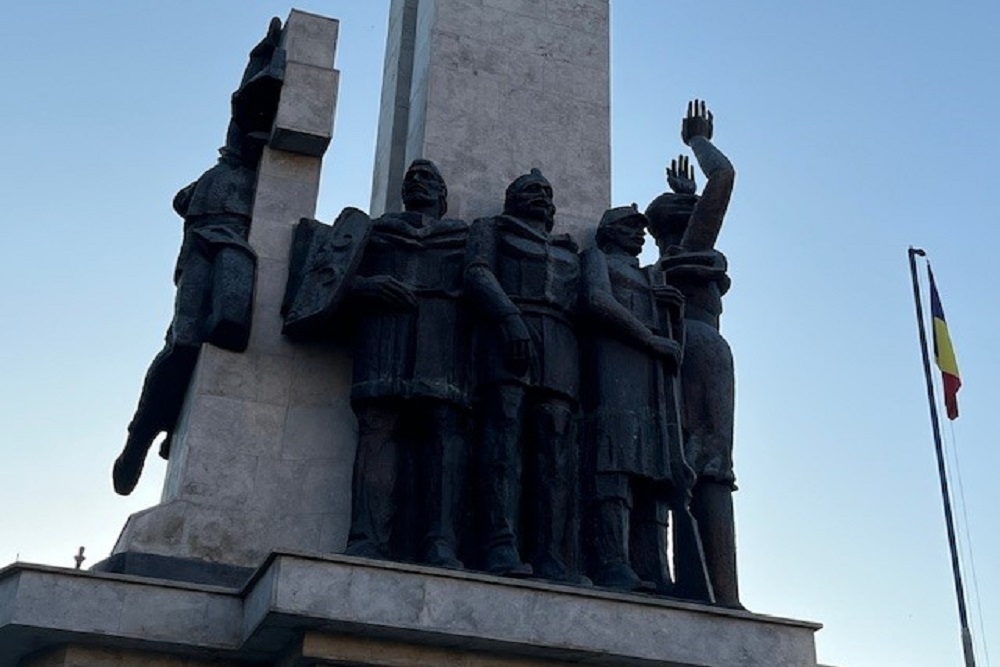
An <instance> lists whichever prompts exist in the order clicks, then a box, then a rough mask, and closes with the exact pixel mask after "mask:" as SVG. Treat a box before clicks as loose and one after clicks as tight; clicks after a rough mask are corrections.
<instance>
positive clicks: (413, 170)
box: [402, 160, 448, 218]
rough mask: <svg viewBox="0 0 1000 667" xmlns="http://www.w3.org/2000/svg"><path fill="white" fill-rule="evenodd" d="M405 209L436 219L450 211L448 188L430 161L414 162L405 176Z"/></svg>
mask: <svg viewBox="0 0 1000 667" xmlns="http://www.w3.org/2000/svg"><path fill="white" fill-rule="evenodd" d="M402 194H403V208H404V209H406V210H407V211H417V212H419V213H427V214H428V215H433V216H434V217H436V218H441V217H444V214H445V213H447V211H448V186H446V185H445V183H444V178H443V177H442V176H441V172H440V171H438V168H437V166H436V165H435V164H434V163H433V162H431V161H430V160H414V161H413V162H412V163H411V164H410V168H409V169H407V170H406V175H405V176H403V192H402Z"/></svg>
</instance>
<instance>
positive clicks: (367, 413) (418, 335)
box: [347, 160, 470, 568]
mask: <svg viewBox="0 0 1000 667" xmlns="http://www.w3.org/2000/svg"><path fill="white" fill-rule="evenodd" d="M447 196H448V190H447V187H446V186H445V182H444V179H443V178H442V177H441V174H440V173H439V172H438V170H437V167H435V166H434V164H433V163H432V162H430V161H428V160H416V161H414V162H413V164H411V165H410V168H409V170H408V171H407V172H406V176H405V177H404V179H403V205H404V207H405V209H406V211H405V212H404V213H388V214H386V215H383V216H382V217H381V218H378V219H376V220H375V221H374V222H373V228H372V232H371V237H370V238H369V240H368V245H367V247H366V248H365V252H364V258H363V259H362V262H361V267H360V269H359V272H358V277H357V278H355V280H354V283H353V285H352V290H351V295H350V299H349V304H348V305H349V307H351V308H352V309H353V310H354V312H355V313H356V314H357V315H356V320H357V323H358V324H357V338H356V342H355V346H354V385H353V390H352V394H351V402H352V405H353V407H354V411H355V414H357V417H358V452H357V457H356V459H355V463H354V487H353V506H352V512H351V531H350V536H349V540H348V546H347V553H348V554H350V555H357V556H368V557H376V558H378V557H381V558H386V557H389V558H394V559H402V560H414V559H415V560H419V561H421V562H424V563H427V564H429V565H437V566H440V567H448V568H461V567H463V564H462V562H461V561H460V560H459V558H458V555H457V553H458V544H457V542H458V538H457V535H456V531H457V523H458V520H459V513H460V507H461V506H460V503H461V501H462V491H463V488H464V484H465V469H466V458H467V452H466V449H467V441H468V437H467V422H468V419H469V418H468V414H467V412H468V407H469V398H468V390H469V387H468V384H469V381H468V373H469V371H470V361H469V354H468V348H469V336H468V331H467V328H466V320H465V318H464V317H463V314H462V312H461V311H460V308H459V300H460V298H461V294H462V273H463V268H464V258H465V250H466V241H467V238H468V230H469V227H468V224H466V223H465V222H463V221H461V220H454V219H449V218H445V217H444V214H445V212H446V211H447V209H448V200H447ZM407 526H408V527H410V528H411V530H409V531H406V530H404V529H403V527H407ZM414 528H415V530H413V529H414Z"/></svg>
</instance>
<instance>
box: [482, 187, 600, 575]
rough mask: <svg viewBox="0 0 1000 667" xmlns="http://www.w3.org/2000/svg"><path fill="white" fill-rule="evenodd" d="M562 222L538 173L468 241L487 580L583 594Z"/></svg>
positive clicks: (573, 279)
mask: <svg viewBox="0 0 1000 667" xmlns="http://www.w3.org/2000/svg"><path fill="white" fill-rule="evenodd" d="M554 216H555V206H554V205H553V202H552V187H551V185H550V184H549V182H548V180H546V179H545V177H544V176H542V174H541V172H540V171H538V170H537V169H532V170H531V173H529V174H525V175H523V176H520V177H518V178H517V179H516V180H515V181H514V182H513V183H511V184H510V186H509V187H508V188H507V192H506V198H505V201H504V209H503V214H502V215H499V216H496V217H492V218H482V219H479V220H476V222H475V223H474V224H473V226H472V230H471V232H470V234H469V252H468V264H467V269H466V291H467V297H468V298H469V300H470V301H471V302H472V306H471V307H472V308H473V309H474V311H475V312H476V313H477V314H478V317H477V322H478V323H479V324H480V326H479V328H478V330H477V331H476V347H475V355H476V374H477V375H476V383H477V392H476V400H477V403H476V410H477V417H478V421H479V443H478V482H479V484H480V489H479V501H480V503H481V507H480V510H481V512H480V514H481V518H480V520H479V521H478V522H477V524H478V528H480V529H481V531H482V539H483V545H484V552H483V563H482V567H483V569H484V570H486V571H487V572H491V573H495V574H500V575H507V576H530V575H531V574H534V575H535V576H538V577H541V578H543V579H550V580H555V581H569V582H580V581H581V579H580V576H579V574H578V571H577V567H578V564H577V562H576V561H577V555H576V540H577V536H576V529H577V525H576V524H577V521H578V519H577V512H576V510H575V504H576V502H577V498H576V496H577V493H576V485H577V483H578V475H577V470H576V457H577V452H576V447H575V444H576V440H575V437H574V435H575V434H574V413H575V411H576V408H577V400H578V389H579V373H578V363H579V360H578V351H577V340H576V333H575V331H574V327H573V323H572V321H571V320H572V318H573V314H574V312H575V309H576V304H577V299H578V280H579V258H578V256H577V246H576V243H575V242H574V241H573V240H572V239H571V238H570V237H569V236H568V235H565V234H552V227H553V223H554ZM522 488H523V490H524V495H525V498H524V499H523V507H524V508H525V510H524V513H523V516H520V515H519V514H520V508H521V507H522ZM522 554H527V558H524V557H523V556H522ZM525 560H527V561H530V564H529V563H528V562H524V561H525Z"/></svg>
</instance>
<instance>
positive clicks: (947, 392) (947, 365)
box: [927, 264, 962, 419]
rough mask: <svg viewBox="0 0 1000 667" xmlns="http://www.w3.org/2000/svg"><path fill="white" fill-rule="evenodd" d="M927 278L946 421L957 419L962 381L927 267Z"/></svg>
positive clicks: (935, 358) (935, 355) (931, 276)
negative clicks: (929, 287)
mask: <svg viewBox="0 0 1000 667" xmlns="http://www.w3.org/2000/svg"><path fill="white" fill-rule="evenodd" d="M927 276H928V279H929V280H930V284H931V320H932V321H933V325H934V361H935V363H937V366H938V368H940V369H941V384H942V385H943V386H944V407H945V410H946V412H947V413H948V419H955V418H957V417H958V390H959V388H960V387H961V386H962V379H961V378H960V377H959V376H958V362H956V361H955V350H954V348H952V346H951V336H949V335H948V324H947V323H946V322H945V321H944V310H943V309H942V308H941V297H940V296H938V291H937V285H935V284H934V272H933V271H931V265H930V264H928V265H927Z"/></svg>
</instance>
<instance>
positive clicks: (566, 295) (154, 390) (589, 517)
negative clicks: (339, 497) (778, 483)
mask: <svg viewBox="0 0 1000 667" xmlns="http://www.w3.org/2000/svg"><path fill="white" fill-rule="evenodd" d="M280 28H281V26H280V22H277V21H276V20H275V21H272V24H271V26H270V29H269V31H268V35H267V37H265V38H264V40H262V41H261V43H260V44H259V45H258V46H257V47H255V49H254V50H253V51H252V52H251V58H250V63H249V64H248V66H247V69H246V71H245V72H244V76H243V80H242V82H241V85H240V88H239V89H238V90H237V91H236V93H234V95H233V100H232V122H231V123H230V128H229V134H228V136H227V144H226V147H225V148H223V149H222V155H221V157H220V159H219V163H218V164H217V165H216V166H214V167H213V168H212V169H209V170H208V171H207V172H205V174H203V175H202V176H201V178H199V179H198V180H197V181H196V182H195V183H192V184H191V185H190V186H188V187H187V188H185V189H184V190H182V191H181V192H180V193H178V196H177V198H176V199H175V202H174V206H175V209H176V210H177V212H178V213H179V214H181V215H182V216H183V217H184V219H185V234H184V243H183V246H182V249H181V255H180V258H179V259H178V264H177V270H176V273H175V282H176V284H177V298H176V302H175V313H174V320H173V323H172V324H171V327H170V329H169V330H168V332H167V339H166V344H165V346H164V349H163V351H162V352H161V353H160V354H159V355H158V356H157V358H156V359H155V360H154V361H153V364H152V365H151V367H150V369H149V372H148V373H147V376H146V380H145V383H144V386H143V391H142V395H141V397H140V400H139V406H138V408H137V410H136V414H135V417H134V419H133V421H132V423H131V425H130V426H129V435H128V439H127V441H126V445H125V448H124V450H123V452H122V454H121V456H119V458H118V460H117V461H116V462H115V467H114V475H113V477H114V485H115V490H116V491H117V492H118V493H121V494H123V495H127V494H129V493H131V491H132V490H133V489H134V488H135V485H136V482H137V481H138V479H139V476H140V474H141V472H142V467H143V462H144V460H145V457H146V454H147V452H148V450H149V448H150V447H151V445H152V443H153V442H154V440H155V438H156V437H157V436H158V434H159V433H161V432H165V433H166V438H165V440H164V441H163V446H162V447H161V455H163V456H164V457H166V456H167V455H168V454H169V449H170V443H171V436H172V434H173V431H174V429H175V428H176V424H177V419H178V415H179V414H180V410H181V406H182V404H183V400H184V392H185V391H186V388H187V386H188V383H189V380H190V378H191V375H192V372H193V369H194V366H195V362H196V361H197V357H198V350H199V349H200V346H201V344H202V343H205V342H210V343H213V344H215V345H217V346H220V347H223V348H225V349H230V350H234V351H242V350H244V349H246V347H247V343H248V339H249V332H250V326H251V313H252V303H253V293H254V283H255V272H256V271H255V269H256V256H255V254H254V251H253V249H252V248H251V247H250V245H249V243H248V242H247V236H248V230H249V226H250V218H251V210H252V203H253V198H254V188H255V182H256V175H257V168H258V163H259V158H260V154H261V150H262V149H263V146H264V144H265V143H266V142H267V136H268V130H269V128H270V126H271V124H272V123H273V120H274V115H275V111H276V108H277V100H278V96H279V93H280V89H281V84H282V80H283V71H282V68H281V66H280V65H281V63H282V62H283V54H282V53H281V49H280V47H279V41H280V40H279V36H280ZM712 131H713V122H712V115H711V113H710V112H709V111H708V110H707V109H706V108H705V105H704V103H703V102H699V101H697V100H696V101H694V102H692V103H690V104H689V105H688V112H687V115H686V117H685V118H684V119H683V120H682V128H681V137H682V140H683V141H684V143H685V144H687V145H688V146H689V147H690V148H691V150H692V152H693V153H694V155H695V158H696V160H697V163H698V165H699V166H700V167H701V169H702V171H703V172H704V173H705V175H706V177H707V181H706V184H705V187H704V188H703V190H702V193H701V195H700V196H699V195H697V194H695V192H696V186H695V180H694V171H693V169H692V167H691V164H690V162H689V159H688V158H687V157H686V156H683V155H682V156H681V157H680V158H678V159H677V160H674V161H673V162H672V163H671V166H670V167H669V168H668V170H667V181H668V184H669V186H670V188H671V192H667V193H665V194H663V195H661V196H659V197H657V198H656V199H655V200H654V201H653V202H652V203H651V204H650V205H649V207H648V208H647V209H646V212H645V213H642V212H640V211H639V210H638V208H637V207H636V206H635V205H634V204H633V205H632V206H626V207H619V208H612V209H609V210H608V211H606V212H605V214H604V215H603V217H602V219H601V220H600V223H599V224H598V226H597V231H596V239H595V245H594V246H593V247H589V248H586V249H584V250H583V251H582V252H580V249H579V248H578V246H577V244H576V242H575V241H574V240H573V239H572V238H571V237H570V236H568V235H566V234H554V233H553V225H554V220H555V211H556V209H555V204H554V200H555V196H554V193H553V191H552V187H551V185H550V184H549V182H548V180H546V178H545V177H544V176H543V175H542V174H541V173H540V172H539V171H538V170H537V169H532V170H531V172H530V173H527V174H524V175H523V176H520V177H519V178H517V179H516V180H515V181H514V182H513V183H511V184H510V186H509V187H508V188H507V191H506V194H505V198H504V203H503V210H502V213H500V214H499V215H496V216H493V217H487V218H481V219H478V220H476V221H474V222H473V223H472V224H471V225H469V224H468V223H467V222H465V221H462V220H457V219H452V218H448V217H447V211H448V190H447V186H446V184H445V179H444V178H443V177H442V175H441V173H440V172H439V171H438V169H437V167H435V165H434V164H433V163H431V162H430V161H428V160H416V161H414V162H413V163H412V164H411V165H410V167H409V169H408V170H407V172H406V175H405V177H404V180H403V187H402V199H403V207H404V211H403V212H400V213H387V214H385V215H383V216H381V217H378V218H376V219H374V220H372V219H370V218H369V217H368V216H367V215H366V214H364V213H363V212H361V211H358V210H357V209H346V210H345V211H344V212H343V213H342V214H341V215H340V217H339V218H338V219H337V221H336V222H335V223H334V225H332V226H329V225H325V224H322V223H320V222H318V221H315V220H304V221H302V222H301V223H300V224H299V225H298V227H297V228H296V230H295V236H294V242H293V247H292V250H291V255H290V265H289V279H288V287H287V290H286V294H285V303H284V305H283V308H282V314H283V317H284V323H285V324H284V330H283V331H284V333H285V334H286V335H288V336H290V337H312V338H316V337H319V338H331V337H334V338H340V339H341V340H349V341H351V344H352V346H353V347H352V349H353V360H354V363H353V384H352V393H351V402H352V407H353V409H354V413H355V415H356V417H357V424H358V446H357V454H356V457H355V462H354V478H353V487H352V510H351V528H350V535H349V539H348V544H347V554H349V555H354V556H361V557H367V558H379V559H391V560H400V561H408V562H417V563H424V564H428V565H432V566H437V567H445V568H452V569H462V568H470V569H477V570H481V571H485V572H488V573H492V574H496V575H501V576H509V577H535V578H539V579H543V580H548V581H556V582H562V583H570V584H577V585H596V586H601V587H606V588H612V589H617V590H624V591H638V592H648V593H654V594H660V595H666V596H671V597H678V598H684V599H690V600H698V601H703V602H713V603H717V604H721V605H726V606H731V607H739V606H740V603H739V596H738V592H737V583H736V546H735V536H734V526H733V523H734V522H733V507H732V491H733V489H734V488H735V486H734V481H735V478H734V476H733V470H732V442H733V400H734V399H733V391H734V380H733V362H732V355H731V353H730V351H729V346H728V345H727V344H726V342H725V340H724V339H723V338H722V336H721V335H720V334H719V315H720V313H721V312H722V301H721V297H722V295H723V294H725V292H726V290H727V289H728V287H729V279H728V277H727V275H726V260H725V257H724V256H723V255H722V254H721V253H719V252H718V251H716V250H715V248H714V246H715V241H716V238H717V236H718V233H719V230H720V228H721V225H722V221H723V218H724V216H725V212H726V208H727V206H728V204H729V198H730V195H731V193H732V188H733V180H734V171H733V168H732V165H731V164H730V163H729V160H728V159H727V158H726V157H725V156H724V155H723V154H722V153H721V152H720V151H719V150H718V149H717V148H716V147H715V146H714V145H713V144H712V142H711V138H712ZM647 231H648V232H649V233H650V234H652V236H653V237H654V238H655V240H656V243H657V246H658V247H659V250H660V257H659V260H658V261H657V262H656V263H655V264H654V265H653V266H645V267H643V266H640V264H639V260H638V255H639V253H640V251H641V250H642V247H643V242H644V240H645V234H646V232H647ZM671 556H672V558H671Z"/></svg>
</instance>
